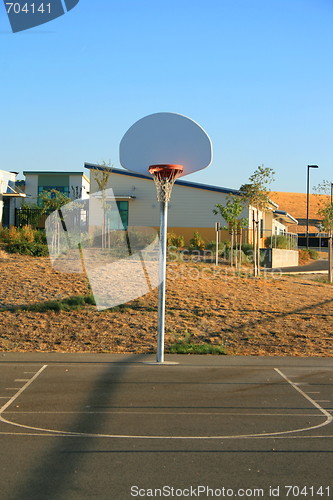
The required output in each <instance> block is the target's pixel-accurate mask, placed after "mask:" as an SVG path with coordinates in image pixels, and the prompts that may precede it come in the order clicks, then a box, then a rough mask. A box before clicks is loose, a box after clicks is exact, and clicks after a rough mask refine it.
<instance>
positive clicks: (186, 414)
mask: <svg viewBox="0 0 333 500" xmlns="http://www.w3.org/2000/svg"><path fill="white" fill-rule="evenodd" d="M82 414H84V415H135V416H138V415H167V416H168V417H173V416H178V415H184V416H193V415H204V416H207V415H210V416H213V415H216V416H218V417H220V416H221V415H223V416H225V417H227V416H229V415H230V416H231V417H234V416H240V417H304V418H308V417H311V418H313V417H315V418H323V417H322V415H318V414H313V413H221V412H220V413H217V412H213V413H206V412H205V413H193V412H191V413H190V412H183V413H180V412H173V413H170V412H147V411H6V415H82Z"/></svg>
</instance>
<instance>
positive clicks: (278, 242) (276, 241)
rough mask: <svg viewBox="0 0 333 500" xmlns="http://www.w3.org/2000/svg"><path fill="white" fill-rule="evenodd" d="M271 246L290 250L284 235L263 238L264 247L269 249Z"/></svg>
mask: <svg viewBox="0 0 333 500" xmlns="http://www.w3.org/2000/svg"><path fill="white" fill-rule="evenodd" d="M272 240H273V241H272ZM272 246H273V248H281V249H288V248H290V242H289V241H288V238H287V236H285V235H284V234H277V235H276V236H268V237H267V238H265V247H266V248H271V247H272Z"/></svg>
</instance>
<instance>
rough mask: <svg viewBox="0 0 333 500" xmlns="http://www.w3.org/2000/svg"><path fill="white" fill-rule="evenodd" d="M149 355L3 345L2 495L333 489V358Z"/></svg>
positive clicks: (204, 494)
mask: <svg viewBox="0 0 333 500" xmlns="http://www.w3.org/2000/svg"><path fill="white" fill-rule="evenodd" d="M149 360H153V357H151V356H146V355H76V354H24V353H17V354H15V353H10V354H4V353H3V354H0V372H1V377H0V398H1V399H0V440H1V447H0V453H1V465H0V467H1V487H0V498H1V499H6V500H11V499H24V500H26V499H34V500H38V499H48V500H52V499H59V500H60V499H61V500H72V499H80V500H85V499H95V498H101V499H115V500H118V499H119V500H122V499H131V498H163V496H161V495H160V494H159V491H157V494H156V495H155V496H154V494H152V493H154V492H152V491H150V490H151V489H155V488H163V486H165V487H166V488H165V490H164V493H165V495H164V498H167V497H170V498H172V497H174V498H188V497H191V498H198V497H199V498H223V497H228V498H237V497H238V498H240V497H243V498H248V497H251V498H274V497H276V498H331V497H333V484H332V483H333V481H332V464H333V460H332V459H333V455H332V453H333V448H332V445H333V424H332V417H333V359H330V358H290V357H276V358H274V357H270V358H268V357H266V358H264V357H263V358H259V357H242V356H241V357H233V356H170V357H168V358H167V360H171V361H176V362H179V364H176V365H164V366H159V365H154V364H152V365H150V364H146V361H149ZM199 486H201V487H202V488H208V487H209V488H211V489H212V490H216V493H217V494H216V495H215V497H214V496H213V495H212V494H211V491H210V490H208V491H207V489H205V490H202V489H201V490H198V487H199ZM288 486H293V487H294V488H293V489H292V490H290V491H289V494H288V495H287V493H288V488H287V487H288ZM131 487H132V490H131ZM191 487H192V488H193V489H192V491H191V489H190V488H191ZM303 487H306V488H307V490H305V489H303V495H300V493H299V491H300V490H298V489H297V488H303ZM320 487H323V490H319V488H320ZM172 488H174V490H172ZM223 488H225V490H223ZM270 488H274V489H273V490H272V489H270ZM277 488H279V490H278V489H277ZM327 488H330V489H329V490H328V489H327ZM227 490H228V491H227ZM243 490H244V491H243ZM245 490H247V491H245ZM320 491H321V492H322V493H323V495H320V494H319V493H318V492H320ZM306 492H307V495H304V493H306ZM168 493H169V494H168ZM171 493H173V496H172V494H171ZM191 493H192V496H191V495H190V494H191ZM274 493H275V494H274ZM317 493H318V494H317Z"/></svg>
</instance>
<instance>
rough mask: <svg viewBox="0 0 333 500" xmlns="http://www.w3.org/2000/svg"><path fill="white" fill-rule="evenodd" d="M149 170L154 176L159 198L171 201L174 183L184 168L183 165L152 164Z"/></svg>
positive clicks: (163, 200) (159, 199)
mask: <svg viewBox="0 0 333 500" xmlns="http://www.w3.org/2000/svg"><path fill="white" fill-rule="evenodd" d="M148 170H149V172H150V173H151V174H152V175H153V177H154V182H155V186H156V192H157V200H158V201H162V202H168V201H170V196H171V192H172V188H173V185H174V183H175V181H176V179H177V178H178V177H179V176H180V175H181V174H182V172H183V170H184V167H183V165H151V166H150V167H149V169H148Z"/></svg>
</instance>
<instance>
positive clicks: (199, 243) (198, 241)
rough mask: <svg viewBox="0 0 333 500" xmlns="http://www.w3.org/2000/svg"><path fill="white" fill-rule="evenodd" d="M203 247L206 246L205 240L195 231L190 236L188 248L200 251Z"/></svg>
mask: <svg viewBox="0 0 333 500" xmlns="http://www.w3.org/2000/svg"><path fill="white" fill-rule="evenodd" d="M205 247H206V243H205V240H204V239H203V237H202V236H201V234H199V233H198V232H195V233H194V235H193V238H191V240H190V247H189V250H190V251H193V250H199V251H200V252H201V251H202V250H204V249H205Z"/></svg>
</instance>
